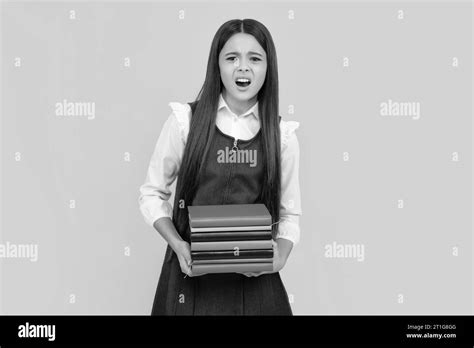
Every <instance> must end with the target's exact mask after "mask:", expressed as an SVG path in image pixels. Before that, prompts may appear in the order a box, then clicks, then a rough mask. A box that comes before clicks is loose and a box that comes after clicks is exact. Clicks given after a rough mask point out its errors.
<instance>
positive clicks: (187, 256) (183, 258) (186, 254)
mask: <svg viewBox="0 0 474 348" xmlns="http://www.w3.org/2000/svg"><path fill="white" fill-rule="evenodd" d="M175 252H176V255H177V256H178V261H179V266H180V267H181V272H183V273H184V274H186V275H187V276H188V277H194V276H202V275H204V274H207V273H200V274H193V272H192V268H191V246H190V245H189V243H188V242H186V241H185V240H183V241H182V242H179V244H178V246H177V248H176V250H175Z"/></svg>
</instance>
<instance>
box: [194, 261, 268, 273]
mask: <svg viewBox="0 0 474 348" xmlns="http://www.w3.org/2000/svg"><path fill="white" fill-rule="evenodd" d="M263 271H273V263H271V262H268V263H261V262H260V263H232V264H211V265H209V264H199V265H193V266H192V272H193V274H194V275H198V274H202V273H234V272H263Z"/></svg>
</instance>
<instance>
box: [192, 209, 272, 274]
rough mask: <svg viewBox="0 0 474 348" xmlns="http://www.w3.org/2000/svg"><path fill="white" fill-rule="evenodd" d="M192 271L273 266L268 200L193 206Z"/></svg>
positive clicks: (254, 268)
mask: <svg viewBox="0 0 474 348" xmlns="http://www.w3.org/2000/svg"><path fill="white" fill-rule="evenodd" d="M188 212H189V226H190V230H191V258H192V272H193V274H195V275H198V274H202V273H232V272H238V273H240V272H244V273H245V272H261V271H272V270H273V244H272V227H271V226H272V217H271V215H270V213H269V212H268V210H267V208H266V207H265V205H264V204H227V205H201V206H189V207H188Z"/></svg>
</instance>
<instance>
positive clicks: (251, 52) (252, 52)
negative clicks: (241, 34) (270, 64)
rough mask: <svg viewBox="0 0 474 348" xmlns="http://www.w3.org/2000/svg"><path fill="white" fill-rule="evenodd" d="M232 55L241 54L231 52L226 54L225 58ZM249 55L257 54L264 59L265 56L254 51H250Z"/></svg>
mask: <svg viewBox="0 0 474 348" xmlns="http://www.w3.org/2000/svg"><path fill="white" fill-rule="evenodd" d="M230 54H235V55H236V56H239V55H240V53H239V52H229V53H226V54H225V56H228V55H230ZM249 54H255V55H257V56H260V57H263V55H261V54H260V53H258V52H254V51H249Z"/></svg>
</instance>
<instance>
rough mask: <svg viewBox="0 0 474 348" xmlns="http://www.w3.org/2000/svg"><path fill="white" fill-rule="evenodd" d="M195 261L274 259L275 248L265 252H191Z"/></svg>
mask: <svg viewBox="0 0 474 348" xmlns="http://www.w3.org/2000/svg"><path fill="white" fill-rule="evenodd" d="M191 258H192V259H193V260H216V259H248V258H258V259H264V258H273V248H272V249H263V250H238V252H237V251H234V250H229V251H191Z"/></svg>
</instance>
